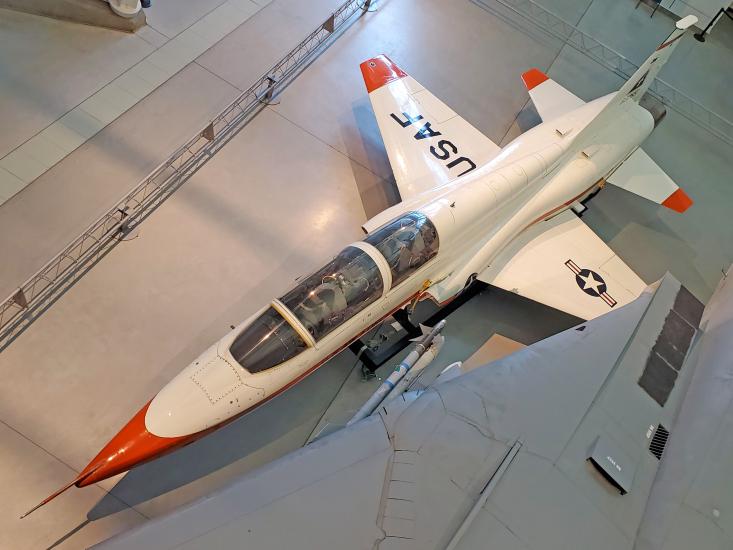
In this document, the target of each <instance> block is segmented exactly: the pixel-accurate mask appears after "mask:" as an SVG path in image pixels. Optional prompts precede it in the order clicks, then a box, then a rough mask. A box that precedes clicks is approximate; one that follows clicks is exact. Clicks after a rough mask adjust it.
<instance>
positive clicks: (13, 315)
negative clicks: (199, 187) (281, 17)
mask: <svg viewBox="0 0 733 550" xmlns="http://www.w3.org/2000/svg"><path fill="white" fill-rule="evenodd" d="M370 4H371V0H366V1H364V0H349V1H347V2H345V3H344V4H342V5H341V6H340V7H339V8H338V9H336V10H335V11H334V12H332V13H331V15H330V16H329V17H328V18H327V19H326V20H325V21H324V22H323V23H322V24H321V25H320V26H319V27H318V28H317V29H315V30H314V31H313V32H311V33H310V34H309V35H308V36H307V37H306V38H305V39H304V40H303V41H302V42H301V43H300V44H298V45H297V46H296V47H295V48H293V49H292V50H291V51H290V52H289V53H288V54H287V55H285V57H283V58H282V59H281V60H280V61H278V62H277V63H276V64H275V65H274V66H273V67H272V68H271V69H270V70H269V71H268V72H267V73H266V74H264V75H263V76H262V77H261V78H260V79H259V80H257V82H255V83H254V84H253V85H252V86H251V87H250V88H249V89H248V90H245V91H244V92H242V93H241V94H240V95H239V96H238V97H237V98H236V99H235V100H234V101H232V102H231V103H230V104H229V105H228V106H227V107H226V108H225V109H224V110H223V111H222V112H221V113H220V114H219V115H217V116H216V117H215V118H214V119H213V120H212V121H211V122H210V123H209V124H208V125H207V126H206V127H205V128H203V129H202V130H201V131H200V132H198V133H196V135H195V136H193V137H192V138H191V139H189V140H188V141H187V142H186V143H185V144H184V145H182V146H181V147H179V148H178V149H177V150H176V151H175V152H174V153H173V154H172V155H171V156H170V157H169V158H168V159H167V160H165V162H163V163H162V164H160V165H159V166H158V167H157V168H156V169H155V170H154V171H153V172H152V173H151V174H150V175H149V176H147V177H146V178H145V179H144V180H143V181H141V182H140V183H139V184H138V185H137V186H136V187H135V188H134V189H133V190H132V191H130V192H129V193H128V194H127V195H125V196H124V197H123V198H122V199H121V200H120V201H118V202H117V203H116V204H115V205H114V206H113V207H112V208H110V209H109V210H108V211H107V212H105V213H104V214H103V215H102V216H100V217H99V218H98V219H97V220H96V221H95V222H94V223H92V224H91V225H90V226H89V227H88V228H87V229H86V230H85V231H84V232H83V233H82V234H81V235H79V236H78V237H77V238H76V239H74V240H73V241H72V242H71V243H69V244H68V245H67V246H66V247H65V248H64V249H63V250H62V251H61V252H59V253H58V254H57V255H56V256H55V257H54V258H53V259H51V261H49V262H48V263H47V264H46V265H44V266H43V267H42V268H41V269H39V270H38V271H37V272H36V273H34V274H33V275H32V276H31V277H29V278H28V279H27V280H26V281H25V282H24V283H23V284H22V285H21V286H20V287H19V288H18V289H17V290H15V291H14V292H13V293H12V294H11V295H10V296H8V297H7V298H6V299H5V300H4V301H3V302H2V304H1V305H0V351H2V350H3V349H5V348H6V347H7V346H8V344H10V343H11V342H12V341H13V340H14V339H15V337H16V336H18V334H20V333H21V332H22V331H23V330H24V329H25V328H26V327H27V326H28V325H30V324H31V323H32V322H33V321H34V320H35V319H36V318H37V317H38V316H39V315H41V314H42V313H43V312H44V311H45V310H46V309H48V307H50V306H51V305H52V304H53V303H54V302H55V301H56V300H57V299H58V298H59V297H60V296H61V295H62V294H63V292H64V291H65V290H66V289H67V288H69V287H70V286H71V285H73V284H74V283H75V282H76V281H77V280H78V279H79V278H80V277H81V276H83V275H84V274H85V273H86V272H87V271H88V270H89V269H91V268H92V267H93V266H94V264H95V263H96V262H97V261H99V260H100V259H101V258H102V257H104V256H105V255H106V254H107V253H108V252H109V251H110V250H111V249H112V248H113V247H114V246H115V245H116V244H117V243H118V242H119V241H120V240H121V239H123V238H124V237H125V236H126V235H128V234H129V233H130V231H132V230H133V229H134V228H135V227H136V226H137V225H138V224H140V222H142V221H143V220H144V219H145V218H146V217H147V216H148V215H150V213H151V212H153V211H154V210H155V208H156V207H157V206H158V205H160V204H161V203H162V202H163V201H165V199H167V198H168V197H169V196H170V195H171V194H172V193H173V192H174V191H175V190H176V189H177V188H178V187H180V186H181V184H183V183H184V182H185V181H186V180H187V179H188V178H189V177H191V176H192V175H193V174H194V173H196V171H197V170H198V169H199V168H201V167H202V166H203V165H204V164H205V163H206V162H207V161H208V160H209V159H210V158H211V157H212V156H214V154H215V153H216V152H217V151H218V150H219V149H221V148H222V147H223V146H224V145H225V144H226V143H227V142H228V141H229V140H230V139H231V138H232V137H233V136H234V135H235V134H236V133H237V132H238V131H239V130H241V129H242V128H243V127H244V126H245V125H246V124H247V123H248V122H249V121H250V120H251V119H252V118H253V117H254V116H255V115H256V114H257V113H258V112H259V111H260V110H261V109H262V108H264V106H266V105H267V104H268V103H269V102H270V101H271V100H272V99H273V97H274V96H275V95H277V93H279V92H280V91H282V90H283V89H284V88H285V87H286V86H287V85H288V83H289V82H290V81H292V80H293V78H295V77H296V76H297V75H298V74H299V73H300V72H301V71H302V70H303V69H304V68H305V67H306V66H307V65H308V63H309V62H310V61H311V60H312V59H313V58H314V57H315V56H316V55H317V54H318V53H320V52H321V51H323V50H324V49H325V48H327V47H328V46H329V45H330V43H331V42H333V41H334V40H335V38H336V37H337V36H338V35H339V34H340V32H341V31H343V30H345V29H346V27H348V25H349V24H350V23H351V22H353V21H355V20H356V19H357V17H356V14H359V15H361V14H363V13H365V12H367V11H369V7H370Z"/></svg>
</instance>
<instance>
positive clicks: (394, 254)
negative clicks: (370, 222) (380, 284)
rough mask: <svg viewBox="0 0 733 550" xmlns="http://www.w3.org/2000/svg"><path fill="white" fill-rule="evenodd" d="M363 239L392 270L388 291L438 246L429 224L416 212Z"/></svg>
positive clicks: (433, 252) (423, 262) (430, 255)
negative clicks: (390, 286) (379, 254)
mask: <svg viewBox="0 0 733 550" xmlns="http://www.w3.org/2000/svg"><path fill="white" fill-rule="evenodd" d="M364 240H365V241H366V242H368V243H369V244H371V245H372V246H374V247H375V248H376V249H377V250H379V252H381V254H382V256H384V257H385V259H386V260H387V263H388V264H389V268H390V270H391V271H392V288H394V287H395V286H397V285H398V284H400V283H401V282H402V281H404V280H405V279H407V278H408V277H409V276H410V275H411V274H412V273H414V272H415V271H417V269H418V268H420V267H421V266H422V265H424V264H425V263H426V262H428V261H429V260H430V259H431V258H433V257H434V256H435V255H436V254H437V253H438V245H439V240H438V232H437V230H436V229H435V226H434V225H433V222H431V221H430V220H429V219H428V218H427V216H425V215H424V214H421V213H420V212H410V213H409V214H407V215H405V216H403V217H402V218H399V219H398V220H395V221H393V222H391V223H389V224H387V225H385V226H384V227H383V228H381V229H379V230H377V231H375V232H374V233H372V234H371V235H369V236H368V237H367V238H366V239H364Z"/></svg>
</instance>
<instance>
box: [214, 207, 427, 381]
mask: <svg viewBox="0 0 733 550" xmlns="http://www.w3.org/2000/svg"><path fill="white" fill-rule="evenodd" d="M365 241H366V242H367V243H369V244H370V245H372V246H373V247H374V248H376V249H377V251H378V252H379V253H380V254H381V255H382V256H383V257H384V259H385V260H386V261H387V264H388V265H389V269H390V273H391V278H392V282H391V287H392V288H394V287H395V286H396V285H398V284H399V283H401V282H402V281H404V280H405V279H407V277H409V276H410V275H411V274H412V273H413V272H415V271H416V270H417V269H419V268H420V267H421V266H422V265H424V264H425V263H426V262H428V261H429V260H430V259H431V258H433V257H434V256H435V255H436V254H437V253H438V233H437V231H436V229H435V226H434V225H433V223H432V222H431V221H430V220H429V219H428V218H427V217H426V216H425V215H424V214H421V213H419V212H411V213H409V214H407V215H405V216H403V217H401V218H399V219H397V220H394V221H393V222H390V223H388V224H387V225H385V226H384V227H382V228H381V229H379V230H377V231H376V232H374V233H373V234H372V235H370V236H369V237H367V238H366V239H365ZM372 250H373V249H372ZM372 254H376V253H375V252H372ZM380 261H381V260H380ZM384 286H385V282H384V280H383V278H382V273H381V272H380V270H379V267H378V265H377V262H376V261H375V259H374V258H373V257H372V256H370V255H369V253H368V252H367V251H366V250H363V249H362V248H360V247H359V245H358V243H357V244H356V245H352V246H348V247H346V248H345V249H344V250H343V251H341V253H340V254H339V255H338V256H336V257H335V258H334V259H333V260H331V261H330V262H329V263H328V264H326V265H325V266H324V267H322V268H321V269H319V270H318V271H316V272H315V273H313V274H312V275H309V276H308V277H306V278H305V279H303V280H302V281H300V283H299V284H298V285H297V286H296V287H295V288H294V289H292V290H291V291H290V292H288V293H287V294H285V295H284V296H283V297H282V298H280V299H279V300H275V301H274V302H273V305H272V306H270V307H269V308H267V309H266V310H265V311H264V312H263V313H262V314H261V315H260V316H259V317H257V318H256V319H255V320H254V321H253V322H252V323H251V324H250V325H248V326H247V327H246V328H245V329H244V330H243V331H242V332H241V334H239V336H237V337H236V339H235V340H234V342H233V343H232V345H231V347H230V348H229V351H230V352H231V354H232V356H233V357H234V359H235V360H236V361H237V362H238V363H239V364H240V365H242V366H243V367H244V368H245V369H247V370H248V371H249V372H250V373H253V374H254V373H257V372H261V371H264V370H267V369H270V368H272V367H274V366H277V365H279V364H281V363H284V362H286V361H288V360H289V359H292V358H293V357H295V356H296V355H298V354H299V353H301V352H302V351H305V350H306V349H307V348H308V346H309V345H313V344H314V343H315V342H317V341H319V340H320V339H322V338H323V337H324V336H326V335H327V334H329V333H330V332H332V331H333V330H334V329H336V328H338V327H339V326H340V325H342V324H343V323H344V322H346V321H347V320H349V319H351V318H353V317H354V316H355V315H356V314H358V313H359V312H360V311H362V310H363V309H365V308H366V307H367V306H369V305H370V304H371V303H373V302H374V301H376V300H378V299H379V298H381V297H382V295H383V294H384ZM280 312H282V314H281V313H280ZM289 314H292V316H293V317H295V319H293V318H292V317H291V316H290V315H289ZM283 315H285V317H284V316H283ZM288 319H290V321H292V324H291V322H289V320H288ZM296 319H297V322H296ZM303 329H305V331H307V333H308V334H306V333H305V332H304V330H303ZM309 335H310V338H309V337H308V336H309Z"/></svg>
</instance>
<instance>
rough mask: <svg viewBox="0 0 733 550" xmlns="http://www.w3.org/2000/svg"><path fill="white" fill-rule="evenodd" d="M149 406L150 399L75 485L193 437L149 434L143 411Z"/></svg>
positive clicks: (154, 455) (110, 473)
mask: <svg viewBox="0 0 733 550" xmlns="http://www.w3.org/2000/svg"><path fill="white" fill-rule="evenodd" d="M149 406H150V402H148V404H147V405H145V406H144V407H143V408H142V409H140V411H139V412H138V413H137V414H136V415H135V416H133V417H132V420H130V421H129V422H128V423H127V425H126V426H125V427H124V428H122V429H121V430H120V433H118V434H117V435H116V436H114V437H113V438H112V440H111V441H110V442H109V443H107V445H106V446H105V447H104V449H102V450H101V451H100V452H99V454H98V455H97V456H95V457H94V459H93V460H92V461H91V462H90V463H89V464H88V465H87V466H86V468H84V470H82V472H81V473H80V474H79V477H78V479H79V481H78V482H77V483H76V486H77V487H85V486H87V485H91V484H92V483H97V482H98V481H102V480H103V479H107V478H110V477H112V476H116V475H117V474H121V473H122V472H126V471H127V470H129V469H131V468H134V467H135V466H138V465H140V464H142V463H144V462H147V461H149V460H152V459H154V458H158V457H159V456H162V455H164V454H166V453H169V452H171V451H173V450H175V449H177V448H179V447H182V446H183V445H185V444H187V443H190V442H191V441H193V440H194V439H196V437H195V435H193V436H182V437H158V436H157V435H154V434H152V433H150V432H149V431H148V429H147V428H146V427H145V414H146V413H147V412H148V407H149ZM196 435H197V434H196Z"/></svg>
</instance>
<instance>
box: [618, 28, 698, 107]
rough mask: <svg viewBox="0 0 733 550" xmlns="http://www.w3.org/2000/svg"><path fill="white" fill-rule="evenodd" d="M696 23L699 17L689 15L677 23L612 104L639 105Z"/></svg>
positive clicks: (622, 87)
mask: <svg viewBox="0 0 733 550" xmlns="http://www.w3.org/2000/svg"><path fill="white" fill-rule="evenodd" d="M695 23H697V17H695V16H694V15H688V16H686V17H683V18H682V19H680V20H679V21H677V23H676V24H675V29H674V30H673V31H672V33H671V34H670V35H669V36H668V37H667V39H666V40H665V41H664V42H662V43H661V44H660V45H659V47H658V48H657V49H656V50H654V53H652V55H650V56H649V57H648V58H647V60H646V61H644V63H642V64H641V67H639V69H638V70H637V71H636V72H635V73H634V74H633V75H632V76H631V78H629V80H627V81H626V84H624V85H623V86H621V89H620V90H619V91H618V94H616V97H615V98H614V100H613V101H612V103H614V102H615V103H618V102H621V101H624V100H625V99H631V100H633V101H636V102H637V103H638V102H639V99H640V98H641V96H643V95H644V94H645V93H646V91H647V90H648V89H649V85H650V84H651V83H652V82H653V81H654V78H655V77H656V76H657V73H659V71H660V69H661V68H662V67H664V64H665V63H666V62H667V61H668V60H669V57H670V56H671V55H672V52H673V51H674V49H675V48H676V47H677V44H679V39H680V38H682V37H683V36H684V34H685V31H687V29H689V28H690V27H692V25H694V24H695Z"/></svg>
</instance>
